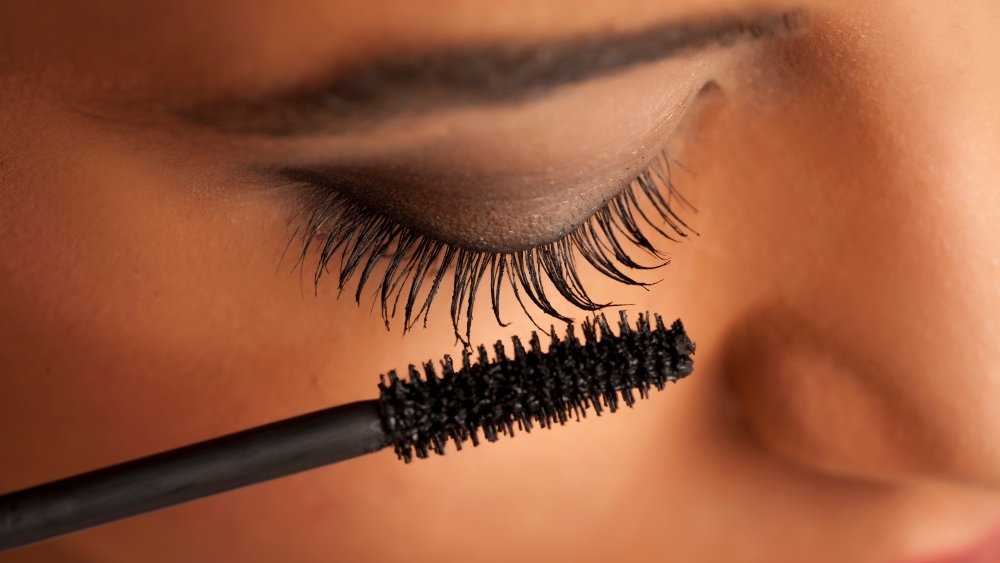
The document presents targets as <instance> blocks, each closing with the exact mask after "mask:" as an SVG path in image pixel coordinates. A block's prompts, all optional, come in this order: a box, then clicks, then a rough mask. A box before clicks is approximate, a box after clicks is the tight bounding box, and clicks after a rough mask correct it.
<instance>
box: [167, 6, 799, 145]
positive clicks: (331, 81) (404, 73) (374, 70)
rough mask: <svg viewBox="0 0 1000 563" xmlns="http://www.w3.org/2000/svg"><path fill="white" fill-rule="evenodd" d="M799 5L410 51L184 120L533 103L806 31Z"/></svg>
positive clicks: (261, 123) (328, 129)
mask: <svg viewBox="0 0 1000 563" xmlns="http://www.w3.org/2000/svg"><path fill="white" fill-rule="evenodd" d="M802 20H803V16H802V14H801V13H799V12H781V13H764V14H757V15H756V16H754V17H746V16H745V17H726V18H716V19H711V20H705V21H688V22H680V23H672V24H666V25H659V26H654V27H649V28H646V29H643V30H639V31H636V32H630V33H621V32H617V33H602V34H592V35H583V36H576V37H569V38H564V39H557V40H552V41H548V42H538V43H512V42H498V43H484V44H470V45H456V46H448V47H444V48H441V49H438V50H426V51H400V52H395V53H390V54H387V55H381V56H378V57H376V58H373V59H369V60H365V61H361V62H357V63H354V64H351V65H349V66H345V67H342V68H340V69H338V70H337V71H336V72H334V73H333V75H332V76H330V77H328V78H326V79H325V80H322V81H319V83H318V84H319V85H318V86H317V85H316V84H317V83H316V82H313V83H312V85H311V86H304V87H297V88H292V89H290V90H286V91H282V92H277V93H273V94H270V95H267V96H262V97H255V98H248V99H241V98H238V97H237V98H231V99H225V100H220V101H215V102H211V103H208V104H203V105H199V106H196V107H193V108H187V109H185V110H183V111H181V112H179V113H180V115H181V117H183V118H184V119H186V120H188V121H191V122H194V123H197V124H199V125H207V126H211V127H214V128H217V129H221V130H223V131H225V132H228V133H237V134H250V135H265V136H275V137H282V136H302V135H315V134H342V133H348V132H354V131H357V130H365V129H368V128H372V127H374V126H376V125H378V124H380V123H382V122H385V121H388V120H391V119H393V118H398V117H403V116H407V117H409V116H416V115H422V114H426V113H431V112H434V111H440V110H445V109H456V108H461V107H469V106H497V105H512V104H519V103H524V102H527V101H531V100H534V99H537V98H539V97H542V96H544V95H546V94H549V93H550V92H552V91H553V90H556V89H558V88H561V87H565V86H569V85H573V84H577V83H580V82H584V81H586V80H590V79H594V78H598V77H602V76H605V75H608V74H612V73H614V72H617V71H621V70H625V69H628V68H629V67H632V66H636V65H640V64H643V63H650V62H653V61H657V60H661V59H665V58H668V57H671V56H676V55H679V54H682V53H685V52H689V51H691V50H694V49H699V48H705V47H708V46H710V45H723V46H725V45H730V44H732V43H734V42H737V41H739V40H741V39H760V38H763V37H770V36H775V35H785V34H789V33H791V32H794V31H796V30H797V29H798V28H799V27H800V26H801V23H802Z"/></svg>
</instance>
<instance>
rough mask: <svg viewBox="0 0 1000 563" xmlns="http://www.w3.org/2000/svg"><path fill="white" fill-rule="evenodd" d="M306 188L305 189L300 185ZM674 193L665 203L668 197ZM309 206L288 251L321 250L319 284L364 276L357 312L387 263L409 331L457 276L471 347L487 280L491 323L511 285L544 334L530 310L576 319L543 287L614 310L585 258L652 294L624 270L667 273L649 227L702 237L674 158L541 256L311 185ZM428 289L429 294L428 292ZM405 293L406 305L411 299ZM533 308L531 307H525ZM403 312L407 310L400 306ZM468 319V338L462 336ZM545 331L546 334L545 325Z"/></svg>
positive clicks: (394, 307) (382, 287)
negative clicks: (458, 234) (455, 237)
mask: <svg viewBox="0 0 1000 563" xmlns="http://www.w3.org/2000/svg"><path fill="white" fill-rule="evenodd" d="M300 183H301V182H300ZM661 186H662V187H664V188H666V197H664V195H663V194H662V193H661ZM303 187H305V188H306V190H304V192H305V194H306V195H305V196H304V200H303V202H302V205H301V207H300V208H299V212H297V213H296V214H295V217H293V219H292V222H295V221H296V220H298V221H299V224H298V226H297V227H296V229H295V231H294V232H293V234H292V238H291V240H290V241H289V245H291V243H292V242H294V241H295V240H296V238H300V239H301V244H302V249H301V252H300V254H299V258H298V260H297V262H296V266H297V267H298V268H303V267H304V266H305V263H306V261H307V260H308V259H309V256H310V255H311V252H312V251H313V250H314V248H316V247H318V248H319V262H318V264H317V267H316V270H315V272H314V274H313V284H314V286H318V285H319V282H320V280H321V279H322V278H323V277H325V276H326V275H328V274H331V270H330V264H331V261H333V260H334V258H337V257H338V256H339V268H338V269H337V270H336V274H337V287H338V289H339V290H340V291H343V290H344V289H345V287H346V286H347V284H348V283H349V282H350V281H351V280H352V279H353V278H354V277H355V276H357V284H356V286H355V290H354V299H355V301H357V302H358V303H359V304H360V302H361V297H362V293H363V290H364V288H365V287H367V286H368V284H369V283H370V282H371V281H372V279H373V278H372V274H373V273H374V271H375V269H376V265H377V264H379V263H380V262H383V259H387V262H386V266H385V272H384V274H382V280H381V282H379V283H378V288H377V289H376V298H377V301H378V303H379V305H380V307H381V313H382V318H383V320H384V321H385V324H386V328H389V327H390V321H391V319H393V318H394V317H395V316H396V314H397V312H400V311H401V312H402V313H403V331H404V332H406V331H409V330H410V329H411V328H413V327H414V326H416V324H417V322H419V321H420V319H421V318H422V319H423V324H424V326H426V324H427V315H428V313H429V312H430V305H431V302H432V301H433V300H434V298H435V297H436V296H437V295H438V292H439V290H440V288H441V286H442V284H443V282H444V280H445V277H446V274H447V272H449V271H451V272H453V274H452V298H451V322H452V326H453V328H454V331H455V336H456V337H457V338H458V339H459V340H461V341H462V342H463V343H465V344H468V342H469V337H470V334H471V332H472V313H473V308H474V305H475V302H476V295H477V293H478V292H479V290H480V288H481V286H482V282H483V281H484V278H486V276H487V274H489V282H488V286H489V292H490V301H491V308H492V310H493V315H494V317H495V318H496V320H497V322H498V323H499V324H500V325H501V326H507V323H504V322H503V320H502V319H501V318H500V294H501V291H502V288H503V284H504V283H505V282H506V283H508V284H509V285H510V286H511V288H512V289H513V293H514V296H515V300H516V301H517V302H518V304H519V305H520V307H521V309H522V310H523V311H524V313H525V314H526V315H527V316H528V318H529V319H530V320H531V321H532V322H533V323H534V324H535V325H536V326H538V323H537V322H535V319H534V317H533V316H532V314H531V312H530V311H529V310H528V307H527V302H530V303H531V304H532V305H534V306H535V307H537V308H538V309H539V310H541V311H542V312H544V313H546V314H548V315H551V316H553V317H555V318H558V319H560V320H562V321H566V322H568V321H570V320H572V319H570V318H569V317H567V316H565V315H564V314H562V313H561V312H560V311H559V310H558V309H557V308H556V306H555V305H554V304H553V303H552V302H551V300H550V298H549V296H548V294H547V291H548V288H546V287H545V285H546V282H548V283H549V284H551V288H552V289H554V290H555V291H556V292H557V293H558V294H559V295H560V296H561V297H562V298H563V299H565V300H566V301H567V302H568V303H569V304H571V305H573V306H575V307H577V308H580V309H583V310H586V311H596V310H598V309H602V308H604V307H609V306H613V305H614V303H600V302H597V301H594V300H593V299H592V298H591V297H590V295H589V294H588V292H587V290H586V288H584V286H583V283H582V281H581V280H580V277H579V275H578V271H577V257H578V256H579V257H581V258H583V260H585V261H586V262H587V263H588V264H589V265H590V266H591V267H592V268H593V269H595V270H597V271H598V272H600V273H601V274H603V275H605V276H607V277H609V278H611V279H613V280H615V281H617V282H619V283H622V284H625V285H630V286H642V287H645V286H648V285H650V284H649V283H645V282H642V281H639V280H636V279H634V278H633V277H632V276H631V275H629V274H628V273H626V271H625V270H649V269H655V268H659V267H662V266H665V265H666V264H668V263H669V262H670V260H669V258H668V257H666V256H665V255H664V254H663V253H661V252H660V251H658V250H657V249H656V247H655V246H654V245H653V244H652V242H651V241H650V240H649V238H648V237H647V236H646V234H645V233H644V227H647V228H649V229H652V230H653V231H654V232H655V233H656V234H657V235H659V236H662V237H664V238H666V239H668V240H671V241H677V240H678V239H677V238H675V237H686V236H687V233H688V232H694V231H693V230H692V229H691V228H690V227H688V225H687V224H685V223H684V221H683V220H682V219H681V218H680V217H679V216H678V215H677V214H676V213H675V212H674V210H673V209H672V208H671V202H672V201H675V200H676V201H678V202H680V203H682V204H683V205H684V206H686V207H688V208H689V209H692V210H693V207H692V206H691V204H690V203H688V202H687V200H685V199H684V198H683V196H681V195H680V194H679V193H678V192H677V191H676V190H675V189H674V186H673V184H672V183H671V181H670V162H669V158H668V156H667V155H666V154H662V155H661V156H660V157H659V158H657V159H656V160H654V161H653V162H652V163H651V164H650V166H649V167H647V168H646V170H645V171H643V172H642V173H641V174H639V175H638V176H637V177H636V178H635V179H634V180H633V181H632V182H631V183H630V184H629V185H628V186H627V187H626V188H625V189H624V190H622V192H621V193H619V194H618V195H617V196H615V197H614V198H613V199H612V200H611V201H610V202H608V204H607V205H606V206H604V207H603V208H602V209H600V210H599V211H597V212H596V213H595V214H594V215H592V216H591V217H590V218H588V219H587V220H586V221H585V222H584V223H583V224H581V225H580V226H579V227H577V228H576V229H575V230H573V231H572V232H570V233H568V234H566V235H565V236H563V237H562V238H560V239H558V240H556V241H553V242H550V243H546V244H543V245H540V246H537V247H534V248H529V249H525V250H518V251H510V252H488V251H481V250H470V249H466V248H461V247H458V246H455V245H452V244H449V243H444V242H441V241H437V240H434V239H432V238H430V237H428V236H425V235H423V234H421V233H419V232H417V231H415V230H414V229H411V228H409V227H405V226H403V225H400V224H398V223H396V222H395V221H393V220H391V219H389V218H387V217H385V216H383V215H381V214H379V213H377V212H375V211H373V210H372V209H370V208H368V207H366V206H365V205H363V204H361V203H358V202H356V201H354V200H351V199H349V198H348V197H346V196H344V195H343V194H341V193H340V192H336V191H333V190H331V189H329V188H325V187H322V186H316V185H312V184H309V183H305V184H304V186H303ZM643 202H645V203H647V204H648V209H651V210H653V211H654V212H655V219H659V220H660V221H662V223H663V224H664V225H665V227H666V228H665V229H664V228H661V227H660V226H658V225H657V224H656V223H654V222H653V220H651V218H650V217H649V216H648V215H647V212H646V211H644V210H643V208H642V203H643ZM623 241H624V242H626V243H628V244H631V245H632V246H633V247H635V248H638V249H641V250H642V251H643V253H644V254H646V255H648V256H651V257H653V258H654V259H655V260H656V263H655V264H654V265H651V266H645V265H642V264H640V263H639V262H637V261H636V260H635V258H634V257H633V253H632V251H630V250H629V249H627V248H626V246H624V245H623V244H622V242H623ZM428 283H429V284H430V287H429V289H428V290H427V292H426V293H425V294H423V295H421V289H422V288H423V287H424V286H425V284H428ZM404 295H405V298H404ZM525 300H527V302H526V301H525ZM401 304H402V307H401V308H400V305H401ZM463 321H464V325H465V326H464V331H463V327H462V325H463ZM539 328H541V327H539Z"/></svg>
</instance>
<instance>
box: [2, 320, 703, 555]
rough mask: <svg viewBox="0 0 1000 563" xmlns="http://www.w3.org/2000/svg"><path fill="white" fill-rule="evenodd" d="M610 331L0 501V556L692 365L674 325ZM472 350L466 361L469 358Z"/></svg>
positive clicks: (587, 405)
mask: <svg viewBox="0 0 1000 563" xmlns="http://www.w3.org/2000/svg"><path fill="white" fill-rule="evenodd" d="M618 329H619V330H618V334H615V333H614V332H613V331H612V330H611V328H610V326H609V325H608V322H607V320H606V319H605V318H604V316H603V315H599V316H597V317H596V318H595V319H594V320H593V321H590V320H586V321H584V322H583V323H582V324H581V330H582V332H583V339H582V340H581V339H578V338H577V336H576V335H575V333H574V326H573V325H572V324H571V325H569V326H568V328H567V333H566V336H565V337H564V338H563V339H559V338H558V337H557V336H556V335H555V332H554V331H553V332H552V342H551V344H550V345H549V349H548V350H547V351H543V350H542V344H541V342H540V340H539V338H538V335H537V333H532V336H531V339H530V341H529V343H528V347H527V348H525V347H524V346H523V345H522V344H521V341H520V340H519V339H518V338H517V337H516V336H515V337H513V338H512V342H511V344H512V353H511V354H510V355H509V356H508V353H507V350H506V349H505V348H504V345H503V343H502V342H500V341H497V343H496V344H495V345H494V350H493V352H494V354H493V357H492V359H491V358H490V354H489V352H488V351H487V349H486V348H485V347H484V346H480V347H479V348H478V349H477V351H476V353H475V355H473V354H472V353H470V352H469V351H465V352H463V354H462V359H461V365H460V366H458V367H457V368H456V366H454V365H453V363H452V360H451V358H450V357H448V356H445V358H444V360H443V361H442V362H441V364H440V371H441V375H438V368H436V367H435V366H434V364H433V363H431V362H427V363H425V364H423V366H422V367H423V370H422V371H423V373H421V371H420V370H418V369H417V368H416V367H414V366H410V368H409V374H408V377H407V379H405V380H404V379H401V378H399V376H398V375H397V374H396V372H394V371H390V372H389V373H388V374H386V375H384V376H382V379H381V382H380V383H379V386H378V387H379V398H378V399H374V400H370V401H359V402H355V403H349V404H345V405H341V406H336V407H332V408H329V409H325V410H321V411H317V412H314V413H310V414H305V415H302V416H297V417H294V418H289V419H286V420H282V421H278V422H274V423H271V424H266V425H264V426H259V427H256V428H251V429H249V430H244V431H242V432H237V433H235V434H229V435H226V436H222V437H220V438H215V439H212V440H208V441H205V442H199V443H196V444H192V445H189V446H186V447H182V448H178V449H175V450H170V451H166V452H163V453H159V454H156V455H152V456H149V457H144V458H140V459H136V460H133V461H129V462H125V463H122V464H119V465H114V466H111V467H106V468H104V469H98V470H96V471H92V472H89V473H84V474H81V475H77V476H74V477H69V478H66V479H62V480H59V481H54V482H51V483H46V484H43V485H39V486H36V487H32V488H29V489H25V490H21V491H17V492H13V493H8V494H5V495H3V496H0V551H4V550H8V549H13V548H16V547H21V546H24V545H28V544H31V543H35V542H39V541H42V540H45V539H49V538H53V537H56V536H59V535H63V534H68V533H71V532H75V531H78V530H82V529H85V528H89V527H92V526H97V525H100V524H105V523H108V522H112V521H115V520H119V519H122V518H127V517H129V516H135V515H138V514H142V513H145V512H150V511H153V510H156V509H159V508H165V507H168V506H172V505H175V504H180V503H182V502H187V501H191V500H195V499H199V498H203V497H207V496H209V495H213V494H216V493H221V492H224V491H228V490H232V489H235V488H238V487H242V486H246V485H251V484H254V483H260V482H262V481H267V480H269V479H275V478H277V477H283V476H285V475H290V474H293V473H297V472H300V471H305V470H307V469H312V468H315V467H320V466H323V465H328V464H331V463H336V462H338V461H344V460H347V459H351V458H354V457H358V456H361V455H364V454H368V453H372V452H376V451H378V450H381V449H383V448H386V447H389V446H392V447H393V448H394V449H395V452H396V455H397V457H399V459H401V460H403V461H405V462H407V463H409V462H410V461H412V460H413V458H414V457H417V458H425V457H427V456H428V455H429V454H430V453H431V452H434V453H437V454H443V453H444V450H445V444H446V443H447V442H448V441H452V442H453V443H454V444H455V447H456V449H461V448H462V444H463V443H465V442H471V443H472V444H473V445H474V446H475V445H478V444H479V443H480V440H481V438H480V433H482V438H485V439H486V440H487V441H490V442H493V441H496V440H497V439H498V438H499V437H500V436H501V435H504V434H506V435H509V436H510V435H513V434H514V432H515V431H517V430H523V431H525V432H530V431H531V430H532V428H534V427H535V426H539V427H542V428H551V427H552V426H553V425H554V424H565V423H566V422H567V421H568V420H570V419H573V418H575V419H577V420H579V418H580V417H583V416H586V412H587V411H588V410H593V411H594V412H595V413H596V414H597V415H600V414H601V413H602V412H603V411H604V410H605V409H607V410H608V411H611V412H615V411H616V410H617V409H618V408H619V406H620V403H622V402H623V403H625V404H626V405H627V406H630V407H631V406H632V405H633V403H634V402H635V393H638V394H639V396H640V397H642V398H646V397H648V396H649V391H650V389H651V388H656V389H659V390H662V389H663V387H664V385H665V384H666V383H667V382H668V381H677V380H678V379H680V378H682V377H685V376H687V375H688V374H690V373H691V371H692V369H693V367H694V366H693V363H692V360H691V354H693V353H694V344H693V343H692V342H691V340H689V339H688V337H687V334H685V332H684V327H683V326H682V325H681V322H680V321H679V320H678V321H675V322H674V323H673V325H672V326H671V327H670V328H669V329H668V328H667V327H666V326H665V325H664V323H663V320H662V319H661V318H660V316H659V315H655V316H654V318H653V322H652V326H651V322H650V318H649V316H648V315H642V314H640V315H639V320H638V322H637V323H636V326H635V327H634V328H633V327H632V326H631V325H630V324H629V321H628V319H627V318H626V316H625V313H624V312H621V313H620V321H619V323H618ZM473 356H475V357H473Z"/></svg>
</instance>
